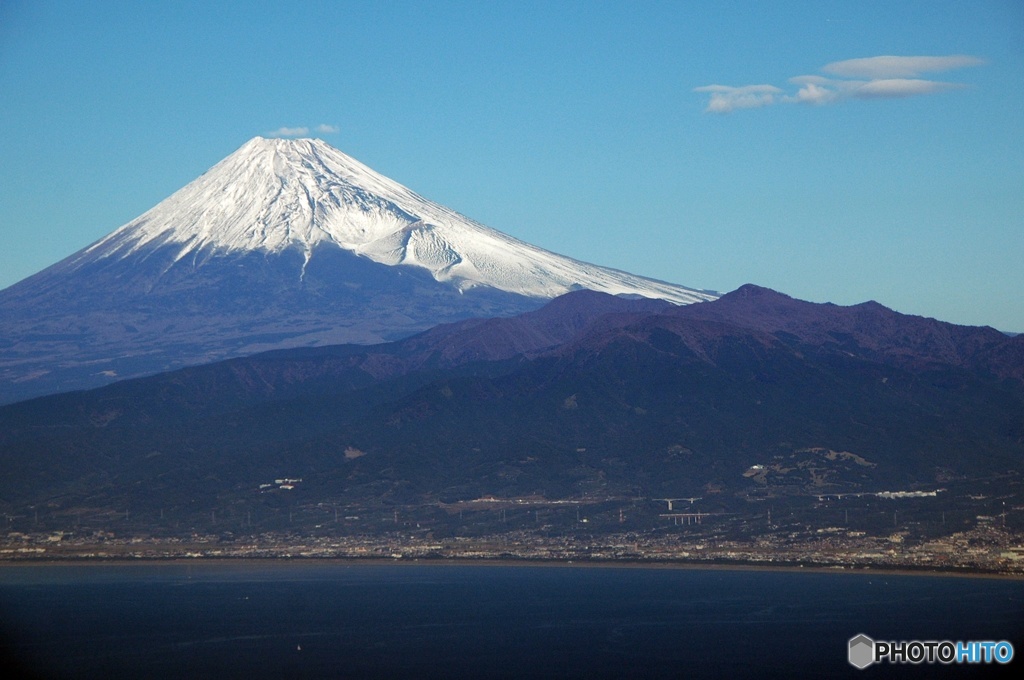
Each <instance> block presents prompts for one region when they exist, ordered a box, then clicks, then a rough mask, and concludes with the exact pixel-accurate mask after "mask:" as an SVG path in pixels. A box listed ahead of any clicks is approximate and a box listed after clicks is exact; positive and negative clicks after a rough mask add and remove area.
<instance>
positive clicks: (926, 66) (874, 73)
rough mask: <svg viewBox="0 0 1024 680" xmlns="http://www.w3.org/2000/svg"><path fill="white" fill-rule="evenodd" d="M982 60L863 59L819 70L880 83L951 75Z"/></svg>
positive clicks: (961, 57) (957, 56) (956, 56)
mask: <svg viewBox="0 0 1024 680" xmlns="http://www.w3.org/2000/svg"><path fill="white" fill-rule="evenodd" d="M984 63H985V60H984V59H980V58H978V57H972V56H970V55H967V54H953V55H950V56H948V57H892V56H882V57H866V58H864V59H847V60H846V61H834V62H832V63H831V64H825V65H824V66H822V67H821V70H822V72H823V73H830V74H832V75H834V76H840V77H842V78H868V79H870V80H882V79H889V78H913V77H914V76H919V75H921V74H922V73H929V72H934V71H952V70H953V69H957V68H966V67H968V66H981V65H982V64H984Z"/></svg>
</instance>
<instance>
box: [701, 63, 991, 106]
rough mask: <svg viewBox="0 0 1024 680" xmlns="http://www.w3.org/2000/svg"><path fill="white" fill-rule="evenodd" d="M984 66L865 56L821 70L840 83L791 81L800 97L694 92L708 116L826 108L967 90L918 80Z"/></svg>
mask: <svg viewBox="0 0 1024 680" xmlns="http://www.w3.org/2000/svg"><path fill="white" fill-rule="evenodd" d="M984 63H986V62H985V61H984V60H983V59H981V58H979V57H972V56H970V55H964V54H956V55H950V56H945V57H893V56H880V57H866V58H863V59H848V60H846V61H836V62H832V63H830V64H826V65H825V66H823V67H822V68H821V71H822V72H824V73H828V74H831V75H833V76H839V77H838V78H836V77H833V78H827V77H825V76H820V75H804V76H796V77H794V78H790V79H789V82H790V83H792V84H793V85H798V86H799V88H798V90H797V92H796V94H792V95H788V94H786V93H785V91H784V90H782V89H780V88H778V87H775V86H774V85H744V86H740V87H733V86H730V85H705V86H703V87H696V88H694V89H693V91H694V92H701V93H708V94H710V95H711V96H710V97H709V99H708V104H707V107H706V108H705V109H704V112H705V113H719V114H722V113H729V112H731V111H735V110H736V109H752V108H761V107H764V106H770V105H773V104H777V103H786V104H810V105H815V106H824V105H826V104H834V103H837V102H840V101H844V100H847V99H902V98H906V97H916V96H921V95H927V94H935V93H938V92H945V91H949V90H956V89H962V88H964V87H967V86H966V85H964V84H962V83H949V82H943V81H938V80H927V79H924V78H917V77H914V76H918V75H920V74H921V73H925V72H935V71H948V70H952V69H957V68H966V67H971V66H981V65H983V64H984Z"/></svg>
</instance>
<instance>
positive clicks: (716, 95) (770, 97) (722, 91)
mask: <svg viewBox="0 0 1024 680" xmlns="http://www.w3.org/2000/svg"><path fill="white" fill-rule="evenodd" d="M693 91H694V92H709V93H710V94H711V98H710V99H709V101H708V106H707V108H706V109H705V111H707V112H709V113H728V112H729V111H733V110H735V109H756V108H760V107H762V106H768V105H770V104H774V103H775V100H776V98H777V97H778V95H781V94H782V90H780V89H779V88H777V87H775V86H774V85H746V86H744V87H730V86H728V85H705V86H704V87H697V88H694V90H693Z"/></svg>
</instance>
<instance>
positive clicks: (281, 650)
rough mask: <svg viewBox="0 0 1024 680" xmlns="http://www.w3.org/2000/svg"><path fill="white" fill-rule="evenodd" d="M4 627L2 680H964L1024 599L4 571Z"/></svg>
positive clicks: (733, 587) (1013, 635) (457, 573)
mask: <svg viewBox="0 0 1024 680" xmlns="http://www.w3.org/2000/svg"><path fill="white" fill-rule="evenodd" d="M0 621H2V623H0V657H2V662H3V663H4V664H5V669H7V673H6V674H5V675H3V676H2V677H14V673H13V671H14V670H17V671H20V672H22V673H26V674H30V675H29V677H42V678H246V679H247V680H257V679H260V678H377V677H395V678H620V677H621V678H629V677H635V678H677V677H678V678H684V677H686V678H745V677H787V678H794V677H796V678H821V677H860V678H867V677H874V678H877V677H935V676H939V677H957V678H962V677H993V676H994V675H995V674H996V672H997V671H1004V672H1005V671H1012V670H1016V671H1018V672H1019V670H1020V668H1021V667H1022V666H1024V661H1022V658H1024V582H1021V581H1007V580H988V579H968V578H945V577H921V576H895V575H878V574H871V575H868V574H848V573H843V574H831V573H799V572H797V573H794V572H768V571H727V570H670V569H623V568H571V567H570V568H552V567H526V566H516V567H505V566H450V565H423V564H418V565H410V566H407V565H376V564H373V565H371V564H356V565H353V564H346V563H335V564H332V563H323V562H318V563H307V562H298V563H296V562H287V563H280V562H270V563H258V562H257V563H253V562H245V563H191V564H183V563H157V564H140V565H130V566H93V565H86V566H70V565H55V566H44V567H20V566H12V567H6V566H5V567H3V568H0ZM857 633H865V634H867V635H869V636H870V637H872V638H874V639H881V640H895V639H939V640H942V639H952V640H986V639H996V640H1001V639H1006V640H1011V641H1012V642H1014V646H1015V649H1016V650H1017V658H1016V659H1015V660H1014V662H1013V663H1012V664H1011V668H1009V669H1006V668H1001V669H997V668H993V667H984V668H981V667H975V668H967V667H963V666H950V667H939V666H920V667H910V666H891V667H883V666H873V667H871V668H869V669H867V670H865V671H858V670H856V669H854V668H853V667H851V666H850V665H849V664H848V663H847V661H846V644H847V641H848V640H849V638H851V637H853V636H854V635H856V634H857ZM1022 677H1024V676H1022Z"/></svg>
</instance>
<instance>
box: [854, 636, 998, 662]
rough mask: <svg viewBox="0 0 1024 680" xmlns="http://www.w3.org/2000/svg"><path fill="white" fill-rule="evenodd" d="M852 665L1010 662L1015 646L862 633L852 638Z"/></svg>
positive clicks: (992, 641)
mask: <svg viewBox="0 0 1024 680" xmlns="http://www.w3.org/2000/svg"><path fill="white" fill-rule="evenodd" d="M848 653H849V656H848V657H847V658H848V659H849V661H850V665H851V666H854V667H855V668H860V669H864V668H867V667H868V666H870V665H871V664H873V663H882V662H886V663H914V664H917V663H942V664H951V663H998V664H1006V663H1010V661H1011V660H1012V659H1013V645H1012V644H1010V643H1009V642H1007V641H1006V640H999V641H998V642H996V641H994V640H972V641H970V642H963V641H957V642H951V641H949V640H941V641H940V640H900V641H891V640H889V641H883V640H872V639H871V638H869V637H868V636H867V635H864V634H863V633H861V634H860V635H858V636H856V637H852V638H850V643H849V652H848Z"/></svg>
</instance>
